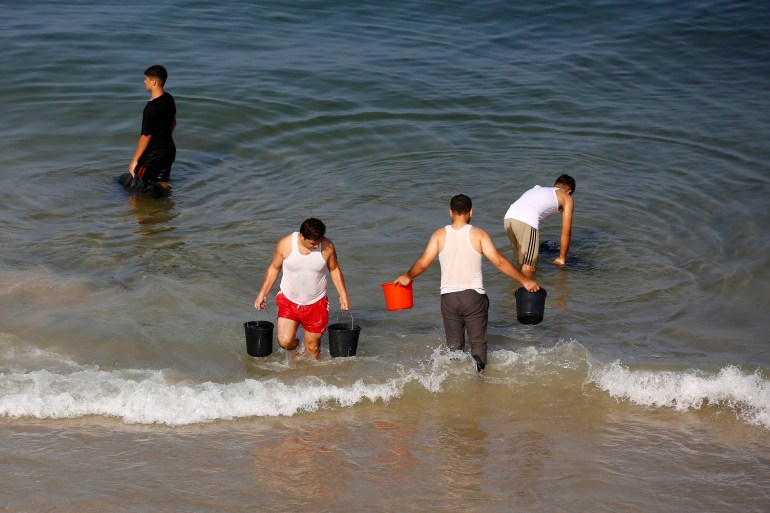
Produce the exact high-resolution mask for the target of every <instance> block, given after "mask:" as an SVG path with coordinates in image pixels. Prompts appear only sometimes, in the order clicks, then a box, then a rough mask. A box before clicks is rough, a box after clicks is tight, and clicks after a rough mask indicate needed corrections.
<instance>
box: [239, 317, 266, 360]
mask: <svg viewBox="0 0 770 513" xmlns="http://www.w3.org/2000/svg"><path fill="white" fill-rule="evenodd" d="M243 328H244V329H245V330H246V352H247V353H249V355H250V356H270V353H272V352H273V323H272V322H269V321H249V322H244V323H243Z"/></svg>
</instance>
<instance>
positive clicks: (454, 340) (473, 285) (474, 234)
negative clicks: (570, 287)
mask: <svg viewBox="0 0 770 513" xmlns="http://www.w3.org/2000/svg"><path fill="white" fill-rule="evenodd" d="M471 207H472V203H471V199H470V198H469V197H468V196H466V195H464V194H458V195H457V196H455V197H453V198H452V200H451V201H450V203H449V217H450V218H451V219H452V224H451V225H447V226H445V227H443V228H439V229H438V230H436V232H435V233H434V234H433V235H432V236H431V238H430V240H429V241H428V247H427V248H425V252H424V253H423V254H422V256H421V257H420V258H419V259H418V260H417V261H416V262H415V263H414V265H412V268H411V269H409V271H408V272H407V273H406V274H402V275H401V276H399V277H398V278H396V281H394V282H393V284H394V285H396V286H398V285H403V286H404V287H405V286H407V285H409V283H411V281H412V280H413V279H415V278H416V277H418V276H419V275H421V274H422V273H423V272H424V271H425V270H426V269H427V268H428V266H429V265H430V264H431V262H433V260H435V258H436V257H438V259H439V263H440V264H441V316H442V317H443V319H444V332H445V334H446V342H447V345H448V346H449V349H451V350H452V351H462V350H463V349H464V348H465V331H466V330H467V332H468V339H469V341H470V345H471V355H472V356H473V359H474V360H476V369H477V370H478V371H479V372H481V371H482V370H484V368H485V367H486V365H487V319H488V318H489V298H488V297H487V293H486V291H485V290H484V283H483V280H482V275H481V255H484V256H485V257H487V259H488V260H489V261H490V262H492V263H493V264H494V265H495V267H497V268H498V269H499V270H500V272H502V273H503V274H506V275H508V276H510V277H511V278H513V279H514V280H516V281H519V282H521V284H522V285H523V286H524V288H525V289H527V290H528V291H530V292H537V291H538V290H540V287H539V286H538V284H537V283H535V282H534V281H533V280H531V279H529V278H527V277H526V276H524V275H523V274H522V273H521V272H519V270H518V269H516V268H515V267H514V266H513V264H511V263H510V262H509V261H508V260H507V259H506V258H505V257H504V256H503V255H501V254H500V253H499V252H498V251H497V248H495V245H494V244H493V243H492V239H491V237H490V236H489V234H488V233H487V232H485V231H484V230H482V229H481V228H477V227H475V226H471V224H470V220H471V216H473V209H472V208H471Z"/></svg>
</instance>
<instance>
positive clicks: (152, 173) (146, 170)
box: [134, 165, 171, 183]
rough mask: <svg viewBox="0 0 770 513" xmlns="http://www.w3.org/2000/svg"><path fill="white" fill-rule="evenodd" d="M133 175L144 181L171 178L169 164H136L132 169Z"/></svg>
mask: <svg viewBox="0 0 770 513" xmlns="http://www.w3.org/2000/svg"><path fill="white" fill-rule="evenodd" d="M134 175H136V177H137V178H138V179H140V180H141V181H142V182H144V183H149V182H168V181H169V179H170V178H171V166H170V165H169V166H165V167H151V166H141V167H139V166H136V169H134Z"/></svg>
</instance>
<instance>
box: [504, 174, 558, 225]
mask: <svg viewBox="0 0 770 513" xmlns="http://www.w3.org/2000/svg"><path fill="white" fill-rule="evenodd" d="M558 189H559V188H558V187H540V186H539V185H535V186H534V187H533V188H531V189H530V190H528V191H527V192H525V193H524V194H522V195H521V197H520V198H519V199H517V200H516V201H515V202H514V203H513V204H512V205H511V206H510V207H509V208H508V212H506V213H505V217H504V218H503V219H517V220H519V221H521V222H524V223H527V224H528V225H530V226H531V227H532V228H535V229H539V228H540V221H542V220H543V219H545V218H546V217H548V216H550V215H553V214H555V213H556V212H558V211H559V198H558V197H557V196H556V191H557V190H558Z"/></svg>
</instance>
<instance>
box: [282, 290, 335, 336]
mask: <svg viewBox="0 0 770 513" xmlns="http://www.w3.org/2000/svg"><path fill="white" fill-rule="evenodd" d="M275 305H276V306H277V307H278V317H283V318H284V319H289V320H290V321H294V322H298V323H300V324H301V325H302V328H303V329H304V330H305V331H307V332H310V333H323V332H325V331H326V325H327V324H329V299H328V298H327V297H326V296H324V297H322V298H321V299H319V300H318V301H316V302H315V303H313V304H311V305H298V304H297V303H294V302H293V301H290V300H289V299H288V298H287V297H286V296H284V295H283V292H279V293H278V295H277V296H275Z"/></svg>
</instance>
